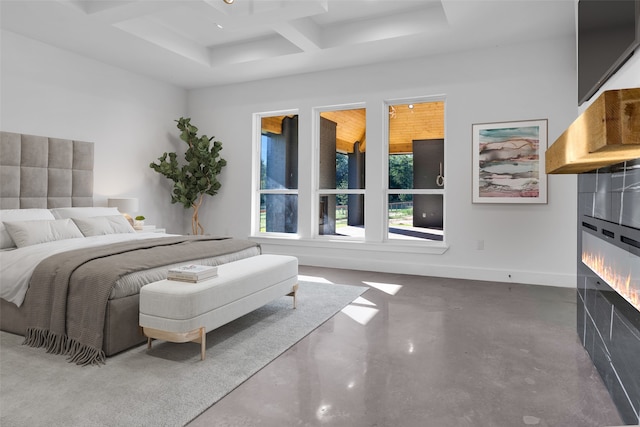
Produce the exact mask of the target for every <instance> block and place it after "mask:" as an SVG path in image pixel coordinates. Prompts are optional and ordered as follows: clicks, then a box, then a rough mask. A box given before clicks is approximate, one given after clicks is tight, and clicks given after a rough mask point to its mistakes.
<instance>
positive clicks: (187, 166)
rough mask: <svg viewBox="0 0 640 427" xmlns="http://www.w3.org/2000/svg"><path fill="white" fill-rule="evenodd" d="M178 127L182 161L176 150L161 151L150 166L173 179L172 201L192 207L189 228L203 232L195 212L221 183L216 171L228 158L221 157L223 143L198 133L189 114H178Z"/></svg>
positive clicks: (215, 191)
mask: <svg viewBox="0 0 640 427" xmlns="http://www.w3.org/2000/svg"><path fill="white" fill-rule="evenodd" d="M176 122H177V123H178V124H177V127H178V129H179V130H180V131H181V133H180V139H181V140H182V141H184V142H185V143H186V144H187V145H188V148H187V150H186V151H185V153H184V160H185V163H184V164H182V165H180V164H179V163H178V155H177V154H176V153H166V152H165V153H164V154H163V155H162V156H161V157H158V163H151V164H150V165H149V167H151V169H153V170H154V171H156V172H158V173H161V174H162V175H164V176H165V177H167V178H168V179H170V180H172V181H173V191H172V193H171V203H180V204H182V205H183V206H184V207H185V209H189V208H192V209H193V215H192V217H191V230H192V232H193V234H204V228H203V227H202V225H201V224H200V221H199V218H198V213H199V209H200V206H201V205H202V201H203V199H204V196H205V195H206V194H208V195H210V196H213V195H215V194H217V193H218V190H219V189H220V187H221V184H220V182H219V181H218V178H217V176H218V174H219V173H220V171H221V170H222V168H223V167H224V166H226V164H227V161H226V160H225V159H223V158H220V150H222V143H221V142H220V141H213V145H211V142H212V140H213V138H214V137H211V138H209V137H207V136H206V135H202V136H200V137H199V136H198V128H197V127H195V126H193V125H192V124H191V119H190V118H184V117H181V118H180V119H179V120H176Z"/></svg>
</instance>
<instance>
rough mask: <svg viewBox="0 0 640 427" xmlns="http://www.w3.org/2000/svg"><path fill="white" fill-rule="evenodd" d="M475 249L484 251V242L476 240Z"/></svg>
mask: <svg viewBox="0 0 640 427" xmlns="http://www.w3.org/2000/svg"><path fill="white" fill-rule="evenodd" d="M476 249H477V250H479V251H483V250H484V240H478V241H477V242H476Z"/></svg>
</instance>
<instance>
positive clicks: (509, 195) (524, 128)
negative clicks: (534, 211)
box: [472, 119, 547, 203]
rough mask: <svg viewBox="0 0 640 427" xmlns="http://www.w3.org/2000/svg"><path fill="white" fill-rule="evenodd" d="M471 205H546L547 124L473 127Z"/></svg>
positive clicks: (508, 123) (525, 122)
mask: <svg viewBox="0 0 640 427" xmlns="http://www.w3.org/2000/svg"><path fill="white" fill-rule="evenodd" d="M472 131H473V203H547V175H546V174H545V171H544V164H545V160H544V153H545V150H546V149H547V120H546V119H545V120H527V121H519V122H503V123H483V124H474V125H473V126H472Z"/></svg>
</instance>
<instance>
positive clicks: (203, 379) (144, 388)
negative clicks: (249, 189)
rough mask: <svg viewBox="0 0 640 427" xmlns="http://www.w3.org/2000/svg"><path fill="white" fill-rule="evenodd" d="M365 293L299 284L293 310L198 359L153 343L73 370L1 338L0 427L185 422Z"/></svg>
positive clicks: (240, 329)
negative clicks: (97, 364)
mask: <svg viewBox="0 0 640 427" xmlns="http://www.w3.org/2000/svg"><path fill="white" fill-rule="evenodd" d="M366 289H367V288H366V287H359V286H347V285H336V284H326V283H307V282H301V283H300V289H299V291H298V303H297V306H298V308H297V309H295V310H294V309H292V299H291V298H290V297H283V298H280V299H278V300H276V301H274V302H272V303H270V304H267V305H266V306H264V307H262V308H260V309H258V310H256V311H254V312H252V313H250V314H248V315H246V316H243V317H241V318H239V319H237V320H235V321H233V322H231V323H229V324H227V325H225V326H222V327H221V328H218V329H217V330H215V331H212V332H210V333H209V334H207V354H206V359H205V360H204V361H200V349H199V347H200V345H199V344H195V343H184V344H176V343H167V342H162V341H154V345H153V348H152V349H151V350H147V347H146V344H145V345H141V346H139V347H135V348H133V349H131V350H128V351H126V352H124V353H121V354H118V355H116V356H113V357H110V358H107V363H106V365H101V366H99V367H96V366H88V367H80V366H77V365H74V364H70V363H67V362H66V359H65V357H63V356H59V355H51V354H47V353H46V352H45V351H43V350H42V349H39V348H32V347H28V346H24V345H21V343H22V340H23V338H22V337H21V336H17V335H13V334H8V333H5V332H1V333H0V425H2V426H3V427H13V426H182V425H185V424H186V423H188V422H189V421H191V420H192V419H193V418H195V417H197V416H198V415H199V414H200V413H202V412H203V411H204V410H206V409H207V408H208V407H210V406H211V405H212V404H214V403H215V402H217V401H218V400H220V399H221V398H222V397H224V396H225V395H226V394H228V393H229V392H231V391H232V390H233V389H234V388H236V387H237V386H239V385H240V384H241V383H243V382H244V381H246V380H247V379H248V378H249V377H250V376H251V375H253V374H255V373H256V372H258V371H259V370H260V369H262V368H263V367H264V366H266V365H267V364H268V363H269V362H271V361H272V360H273V359H275V358H276V357H278V356H279V355H280V354H282V353H283V352H284V351H286V350H287V349H288V348H290V347H291V346H292V345H294V344H295V343H296V342H298V341H299V340H301V339H302V338H304V337H305V336H306V335H308V334H309V333H310V332H311V331H313V330H314V329H315V328H317V327H318V326H320V325H321V324H322V323H324V322H325V321H326V320H328V319H329V318H331V317H332V316H333V315H335V314H336V313H337V312H339V311H340V310H341V309H342V308H344V307H345V306H347V305H348V304H349V303H351V302H352V301H353V300H355V299H356V298H357V297H358V296H359V295H360V294H362V293H363V292H364V291H365V290H366Z"/></svg>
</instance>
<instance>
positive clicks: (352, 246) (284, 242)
mask: <svg viewBox="0 0 640 427" xmlns="http://www.w3.org/2000/svg"><path fill="white" fill-rule="evenodd" d="M249 239H250V240H252V241H254V242H256V243H261V244H265V245H278V246H296V247H308V248H326V249H343V250H353V251H372V252H397V253H411V254H417V253H418V254H430V255H442V254H444V253H445V252H446V251H447V250H448V249H449V246H448V245H447V244H446V243H444V242H433V241H426V242H413V241H411V242H404V241H387V242H365V241H362V240H346V239H344V240H343V239H305V238H301V237H299V236H251V237H249Z"/></svg>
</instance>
